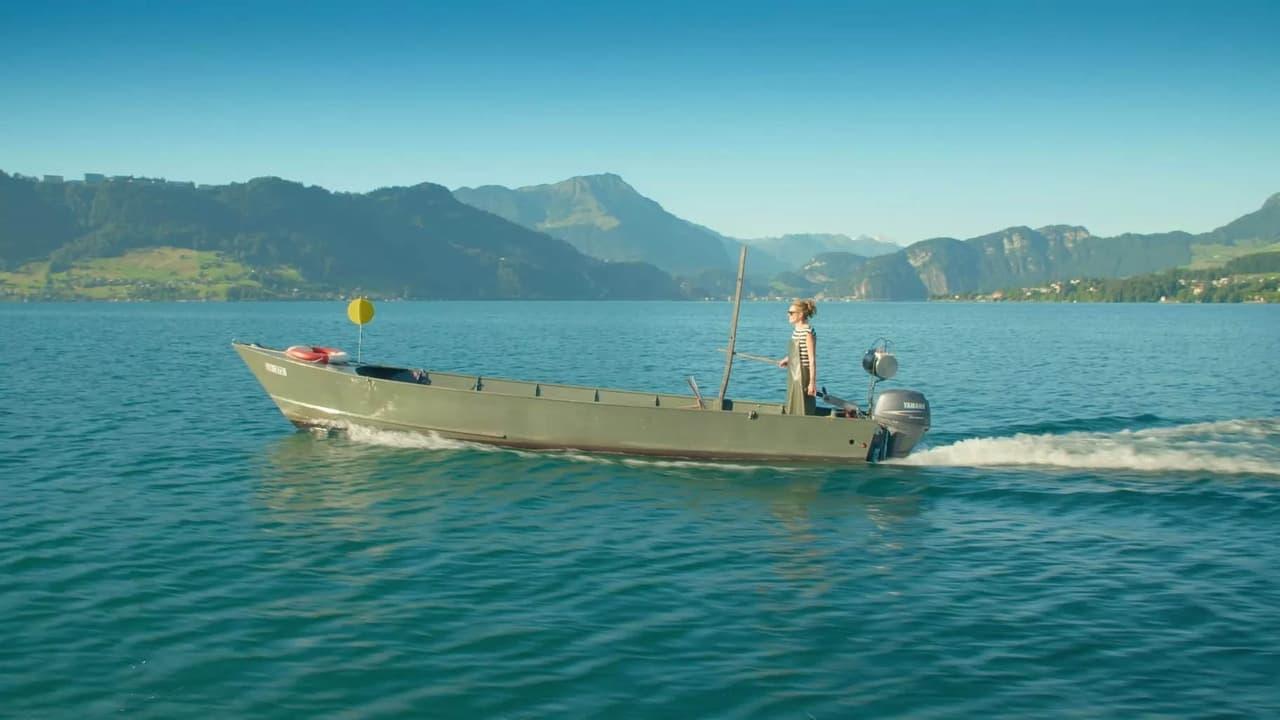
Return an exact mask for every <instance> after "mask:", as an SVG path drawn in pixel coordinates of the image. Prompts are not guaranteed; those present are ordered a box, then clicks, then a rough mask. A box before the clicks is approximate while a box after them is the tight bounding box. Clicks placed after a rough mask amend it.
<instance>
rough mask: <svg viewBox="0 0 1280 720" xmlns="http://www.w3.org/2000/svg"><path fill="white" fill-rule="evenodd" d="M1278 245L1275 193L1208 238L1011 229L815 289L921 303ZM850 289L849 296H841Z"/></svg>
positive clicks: (872, 264)
mask: <svg viewBox="0 0 1280 720" xmlns="http://www.w3.org/2000/svg"><path fill="white" fill-rule="evenodd" d="M1277 243H1280V194H1277V195H1273V196H1272V197H1271V198H1270V199H1268V200H1267V202H1266V203H1265V204H1264V205H1263V206H1262V208H1261V209H1259V210H1258V211H1256V212H1253V213H1250V214H1248V215H1245V216H1244V217H1241V218H1239V219H1237V220H1235V221H1233V222H1231V223H1229V224H1227V225H1224V226H1222V227H1220V228H1218V229H1216V230H1213V231H1211V232H1207V233H1202V234H1199V235H1192V234H1190V233H1185V232H1168V233H1155V234H1146V235H1143V234H1136V233H1126V234H1124V235H1118V236H1115V237H1109V238H1105V237H1096V236H1094V235H1091V234H1090V233H1089V231H1088V230H1086V229H1085V228H1083V227H1077V226H1069V225H1050V226H1047V227H1042V228H1039V229H1036V230H1033V229H1031V228H1028V227H1021V226H1019V227H1011V228H1007V229H1005V230H1001V231H999V232H995V233H991V234H989V235H983V236H980V237H975V238H970V239H968V240H957V239H955V238H933V239H931V240H922V241H920V242H918V243H915V244H913V245H910V246H908V247H907V248H905V249H903V250H901V251H899V252H897V253H894V254H892V255H885V256H881V257H877V258H873V259H871V260H869V261H868V262H867V263H866V264H865V265H863V266H862V267H860V268H858V269H856V270H855V271H854V272H853V273H852V275H851V276H850V277H847V278H836V279H835V280H834V281H833V282H832V283H828V284H825V285H823V286H822V287H821V288H820V291H822V292H825V293H827V294H830V295H853V296H857V297H863V298H868V299H883V300H905V299H924V298H927V297H929V296H930V295H949V294H957V293H960V294H963V293H972V292H988V291H993V290H997V289H1000V288H1008V287H1025V286H1029V285H1035V284H1037V283H1043V282H1047V281H1051V280H1061V279H1068V278H1074V277H1095V278H1113V277H1126V276H1129V275H1136V274H1141V273H1148V272H1154V271H1158V270H1165V269H1168V268H1173V267H1178V266H1184V265H1188V264H1190V263H1191V262H1192V261H1193V260H1194V259H1195V258H1196V256H1197V254H1203V253H1205V252H1207V251H1208V250H1209V249H1210V248H1212V247H1214V246H1228V247H1230V248H1234V250H1233V251H1232V252H1231V253H1227V254H1228V255H1230V254H1240V253H1242V252H1246V251H1248V250H1250V249H1261V248H1266V247H1269V246H1271V245H1274V244H1277ZM845 290H851V292H845Z"/></svg>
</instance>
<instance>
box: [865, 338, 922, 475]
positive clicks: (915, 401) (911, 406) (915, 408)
mask: <svg viewBox="0 0 1280 720" xmlns="http://www.w3.org/2000/svg"><path fill="white" fill-rule="evenodd" d="M862 368H863V369H864V370H866V371H867V373H868V374H869V375H871V386H870V387H868V388H867V407H869V408H871V417H872V418H873V419H874V420H875V421H876V422H878V423H880V424H881V425H883V426H884V427H885V429H886V430H888V431H889V442H888V448H886V453H885V456H886V457H895V458H903V457H906V456H907V455H908V454H909V453H910V452H911V449H912V448H914V447H915V446H916V443H918V442H920V438H922V437H924V434H925V433H926V432H928V431H929V423H930V416H929V401H928V400H927V399H926V398H925V396H924V393H921V392H917V391H915V390H897V389H895V390H885V391H884V392H882V393H880V396H879V397H875V389H876V383H878V382H880V381H881V380H888V379H889V378H892V377H893V376H894V375H896V374H897V373H898V359H897V358H895V357H894V356H893V353H891V352H889V341H888V340H884V339H883V338H882V339H880V340H877V341H876V344H875V345H872V346H871V349H870V350H868V351H867V353H866V355H863V356H862ZM873 398H874V402H873Z"/></svg>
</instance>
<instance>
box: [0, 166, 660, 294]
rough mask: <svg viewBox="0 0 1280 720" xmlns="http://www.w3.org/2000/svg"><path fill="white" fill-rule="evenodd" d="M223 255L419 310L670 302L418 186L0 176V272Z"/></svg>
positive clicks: (652, 275) (652, 273) (625, 266)
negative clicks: (495, 301)
mask: <svg viewBox="0 0 1280 720" xmlns="http://www.w3.org/2000/svg"><path fill="white" fill-rule="evenodd" d="M152 247H176V248H189V249H193V250H205V251H215V252H219V253H223V254H225V255H227V256H228V257H231V258H233V259H235V260H237V261H239V262H241V263H243V264H245V265H247V266H249V267H261V268H264V269H267V268H278V267H282V266H287V267H289V268H292V269H295V270H296V271H297V273H299V274H300V276H301V278H302V279H303V280H304V281H305V282H306V283H307V284H308V285H309V286H310V287H314V288H329V289H336V290H348V291H349V290H354V289H360V290H362V291H365V292H372V293H376V294H382V295H391V296H400V297H420V298H663V297H678V296H679V289H678V287H677V286H676V284H675V283H674V281H673V280H672V279H671V278H670V277H669V276H667V275H666V274H664V273H662V272H661V271H660V270H658V269H657V268H655V267H653V266H651V265H645V264H641V263H607V262H603V261H601V260H597V259H595V258H590V257H587V256H585V255H583V254H582V253H580V252H578V251H577V250H575V249H574V248H573V247H572V246H570V245H569V244H568V243H566V242H564V241H562V240H559V239H556V238H553V237H550V236H548V235H545V234H543V233H538V232H533V231H531V230H529V229H527V228H524V227H521V226H519V225H517V224H514V223H510V222H507V221H506V220H503V219H502V218H499V217H497V216H495V215H492V214H489V213H486V212H482V211H480V210H477V209H475V208H472V207H470V206H468V205H464V204H462V203H460V202H458V201H457V200H455V199H454V197H453V195H452V194H451V193H450V192H449V191H448V189H446V188H444V187H441V186H439V185H432V184H430V183H422V184H420V185H415V186H413V187H395V188H384V189H381V190H377V191H374V192H371V193H367V194H356V193H333V192H329V191H328V190H325V189H323V188H319V187H314V186H313V187H304V186H303V185H301V184H299V183H295V182H289V181H285V180H281V179H279V178H257V179H255V180H251V181H249V182H248V183H236V184H232V185H223V186H217V187H210V188H196V187H194V186H193V185H191V184H190V183H187V184H180V183H166V182H164V181H152V180H145V179H129V180H108V181H104V182H100V183H96V184H89V183H83V182H68V183H49V182H38V181H36V180H34V179H30V178H20V177H14V176H10V175H7V174H5V173H3V172H0V269H3V268H4V267H8V268H10V269H14V268H17V267H18V266H19V265H21V264H23V263H26V262H29V261H33V260H48V261H50V263H51V268H50V269H51V270H52V271H58V270H60V269H65V268H67V267H69V266H70V265H72V264H73V263H76V262H77V261H81V260H85V259H90V258H98V257H114V256H119V255H122V254H124V253H126V252H128V251H130V250H134V249H140V248H152Z"/></svg>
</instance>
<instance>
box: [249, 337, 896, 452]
mask: <svg viewBox="0 0 1280 720" xmlns="http://www.w3.org/2000/svg"><path fill="white" fill-rule="evenodd" d="M233 347H234V348H235V349H236V351H237V352H238V353H239V354H240V357H241V358H242V359H243V360H244V361H245V364H246V365H247V366H248V367H249V369H250V371H251V372H252V373H253V374H254V376H255V377H256V378H257V379H258V381H259V382H260V383H261V384H262V386H263V388H264V389H265V390H266V391H267V394H268V395H269V396H270V397H271V399H272V400H273V401H274V402H275V403H276V405H277V407H279V408H280V411H281V412H282V413H283V414H284V416H285V417H286V418H288V419H289V420H290V421H292V422H293V423H294V424H296V425H299V426H304V427H306V426H316V427H326V428H343V427H346V426H350V425H357V426H362V427H370V428H377V429H384V430H396V431H406V432H416V433H427V434H436V435H439V436H442V437H446V438H453V439H459V440H466V441H472V442H479V443H486V444H492V445H499V446H504V447H515V448H537V449H576V450H586V451H593V452H613V453H625V454H635V455H654V456H663V457H677V458H708V459H745V460H761V461H771V460H786V461H838V462H842V463H858V462H867V461H875V460H877V459H879V458H881V457H883V455H884V452H885V450H886V448H887V432H886V431H885V429H884V428H882V427H881V425H880V424H879V423H877V422H876V421H874V420H872V419H868V418H845V417H839V416H831V417H810V416H796V415H784V414H782V407H781V405H779V404H777V403H762V402H753V401H726V402H725V404H724V407H723V408H722V409H700V408H699V407H698V403H697V400H696V399H695V398H694V397H692V396H683V395H670V394H662V393H641V392H631V391H621V390H611V389H605V388H590V387H581V386H570V385H555V384H546V383H534V382H522V381H513V380H502V379H491V378H485V377H483V376H475V375H460V374H455V373H436V372H428V371H419V370H410V369H405V368H388V367H382V366H371V365H348V366H333V365H316V364H310V363H306V362H301V361H298V360H295V359H293V358H290V357H288V356H287V355H285V354H284V353H283V352H280V351H278V350H272V349H269V348H264V347H261V346H258V345H247V344H243V343H235V344H234V345H233ZM714 402H715V401H714V399H712V400H710V401H706V400H704V404H708V405H709V404H713V403H714Z"/></svg>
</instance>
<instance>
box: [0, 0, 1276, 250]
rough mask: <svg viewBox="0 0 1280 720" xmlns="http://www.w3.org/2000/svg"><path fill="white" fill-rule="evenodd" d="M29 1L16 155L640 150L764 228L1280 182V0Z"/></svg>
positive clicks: (12, 90)
mask: <svg viewBox="0 0 1280 720" xmlns="http://www.w3.org/2000/svg"><path fill="white" fill-rule="evenodd" d="M462 5H464V4H463V3H407V2H406V3H378V2H373V3H363V4H358V3H261V4H258V3H236V2H222V3H208V4H203V3H201V4H195V3H192V4H187V3H92V4H79V3H70V2H63V3H56V4H49V5H47V6H46V5H45V4H36V3H23V4H16V3H10V2H0V48H3V55H0V57H2V58H3V59H2V60H0V169H2V170H4V171H6V172H10V173H12V172H20V173H25V174H35V175H39V174H45V173H52V174H62V175H66V176H69V177H72V176H79V175H81V174H82V173H84V172H104V173H107V174H132V175H143V176H151V177H167V178H171V179H190V180H195V181H197V182H205V183H224V182H232V181H243V180H246V179H248V178H251V177H256V176H260V175H277V176H280V177H285V178H289V179H293V180H298V181H300V182H304V183H306V184H314V185H321V186H324V187H327V188H331V189H335V190H352V191H367V190H370V189H373V188H376V187H380V186H385V185H406V184H414V183H418V182H422V181H430V182H435V183H440V184H443V185H447V186H449V187H451V188H455V187H459V186H464V185H466V186H474V185H482V184H500V185H508V186H520V185H529V184H538V183H544V182H554V181H557V180H562V179H564V178H567V177H570V176H573V175H583V174H590V173H600V172H615V173H618V174H620V175H622V176H623V177H624V178H625V179H626V180H627V181H628V182H630V183H631V184H632V185H633V186H635V187H636V188H637V189H638V190H639V191H640V192H642V193H644V194H645V195H647V196H649V197H651V198H653V199H655V200H657V201H658V202H660V203H662V204H663V206H664V207H666V208H667V209H668V210H670V211H672V212H674V213H676V214H677V215H680V216H681V217H684V218H686V219H689V220H692V221H694V222H698V223H701V224H704V225H707V226H709V227H712V228H714V229H716V230H719V231H721V232H724V233H726V234H730V235H735V236H739V237H755V236H763V235H775V234H781V233H785V232H840V233H846V234H851V235H853V234H859V233H867V234H874V235H880V236H884V237H887V238H888V239H891V240H893V241H895V242H899V243H902V244H907V243H910V242H914V241H916V240H920V239H923V238H927V237H934V236H940V235H948V236H953V237H971V236H974V235H978V234H982V233H986V232H990V231H994V230H997V229H1000V228H1003V227H1006V226H1009V225H1019V224H1025V225H1031V226H1041V225H1046V224H1050V223H1072V224H1082V225H1085V226H1087V227H1088V228H1089V229H1090V230H1092V231H1093V232H1094V233H1096V234H1101V235H1110V234H1118V233H1121V232H1130V231H1132V232H1156V231H1163V230H1171V229H1184V230H1189V231H1193V232H1199V231H1204V230H1209V229H1212V228H1213V227H1216V226H1218V225H1221V224H1224V223H1226V222H1227V221H1229V220H1232V219H1234V218H1235V217H1237V216H1239V215H1241V214H1244V213H1246V212H1250V211H1252V210H1255V209H1257V207H1258V206H1260V205H1261V203H1262V202H1263V200H1265V199H1266V197H1267V196H1269V195H1270V194H1272V193H1275V192H1280V39H1278V38H1280V34H1278V33H1280V30H1278V28H1280V2H1275V1H1274V0H1271V1H1268V2H1226V3H1214V2H1207V1H1206V2H1194V3H1180V2H1158V3H1157V2H1106V3H1102V2H1098V3H1095V2H1072V3H1055V2H1039V3H1034V2H948V3H891V2H876V3H858V2H847V3H807V2H791V3H781V2H775V3H754V2H734V3H714V4H713V3H691V2H687V1H686V2H680V3H667V2H646V3H643V4H635V5H628V6H621V7H610V6H608V4H607V3H600V2H579V3H556V2H546V3H518V4H506V3H502V2H491V3H483V4H478V5H477V6H476V7H461V6H462Z"/></svg>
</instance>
